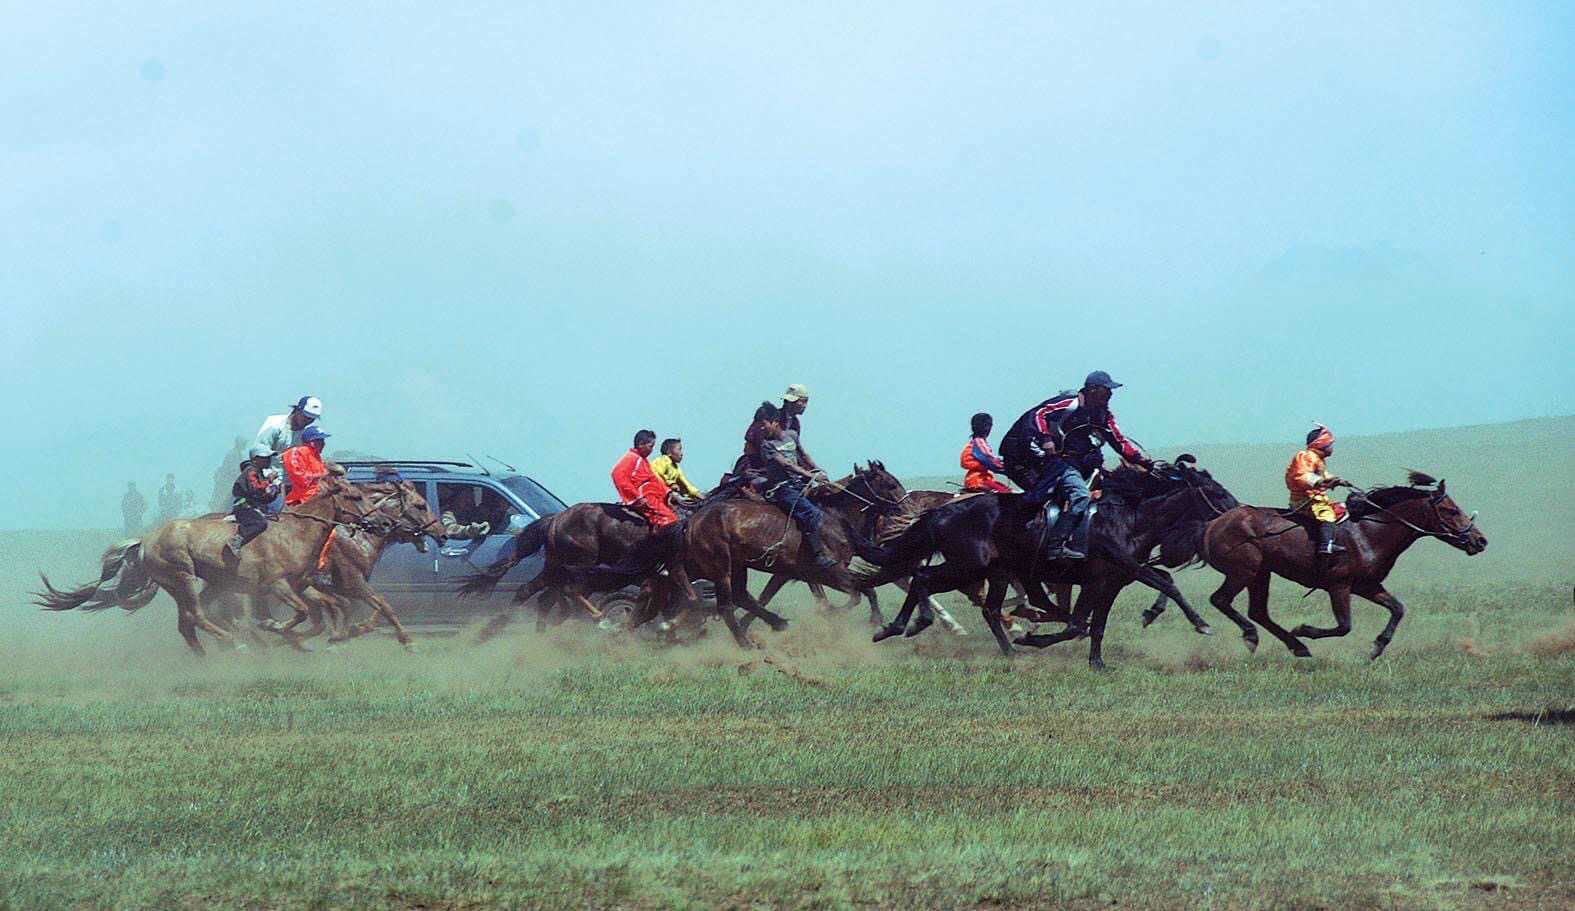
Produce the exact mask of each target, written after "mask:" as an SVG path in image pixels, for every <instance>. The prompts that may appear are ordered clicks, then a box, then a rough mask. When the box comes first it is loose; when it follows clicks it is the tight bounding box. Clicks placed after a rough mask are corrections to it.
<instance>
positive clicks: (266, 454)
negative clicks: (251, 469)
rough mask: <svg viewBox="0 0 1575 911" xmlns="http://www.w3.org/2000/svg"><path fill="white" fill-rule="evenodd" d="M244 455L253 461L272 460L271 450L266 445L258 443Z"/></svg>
mask: <svg viewBox="0 0 1575 911" xmlns="http://www.w3.org/2000/svg"><path fill="white" fill-rule="evenodd" d="M246 455H247V456H248V457H249V458H253V459H272V458H273V449H272V448H271V447H270V446H268V445H267V444H266V443H258V444H257V445H256V446H253V447H252V448H251V451H249V452H247V453H246Z"/></svg>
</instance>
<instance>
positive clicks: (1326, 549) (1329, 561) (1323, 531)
mask: <svg viewBox="0 0 1575 911" xmlns="http://www.w3.org/2000/svg"><path fill="white" fill-rule="evenodd" d="M1313 532H1314V534H1315V535H1316V536H1317V539H1318V543H1317V549H1316V550H1315V551H1314V560H1313V562H1314V566H1313V571H1314V572H1315V573H1317V575H1318V578H1320V579H1322V578H1323V577H1324V575H1325V574H1326V573H1327V572H1328V571H1329V567H1330V566H1331V565H1333V564H1334V562H1335V560H1337V559H1338V558H1339V555H1340V554H1343V553H1345V548H1344V547H1341V546H1340V545H1339V544H1336V543H1335V540H1334V525H1333V524H1331V523H1329V522H1319V523H1318V527H1317V528H1315V529H1314V530H1313Z"/></svg>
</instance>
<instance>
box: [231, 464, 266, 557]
mask: <svg viewBox="0 0 1575 911" xmlns="http://www.w3.org/2000/svg"><path fill="white" fill-rule="evenodd" d="M272 461H273V450H272V449H269V448H268V447H267V446H262V445H257V446H253V447H252V448H251V454H250V456H249V457H248V458H247V460H246V461H244V462H242V463H241V475H240V477H238V478H236V479H235V484H234V485H232V486H231V487H230V495H231V496H232V497H233V498H234V503H233V504H232V506H231V513H232V514H233V515H234V516H235V529H236V533H235V535H234V536H233V537H231V538H230V540H229V542H228V543H227V544H225V545H224V546H225V548H226V549H227V550H229V552H230V553H231V554H233V555H234V556H235V557H237V558H239V557H240V555H241V548H242V547H245V546H246V542H248V541H250V540H251V539H253V538H255V537H257V536H258V535H260V534H262V533H263V532H265V531H267V530H268V519H267V517H266V516H264V515H263V513H262V510H263V509H264V508H266V507H267V506H268V504H270V503H272V502H273V501H274V500H277V499H278V498H279V485H278V484H277V483H275V482H274V479H273V477H272V472H270V471H269V470H268V464H269V463H270V462H272Z"/></svg>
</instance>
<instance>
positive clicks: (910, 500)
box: [744, 490, 1072, 636]
mask: <svg viewBox="0 0 1575 911" xmlns="http://www.w3.org/2000/svg"><path fill="white" fill-rule="evenodd" d="M972 493H973V492H971V491H965V492H963V493H953V492H951V491H947V490H910V491H908V493H907V499H906V501H905V505H906V506H907V514H901V513H899V514H895V515H893V514H882V515H879V516H875V517H874V518H875V521H874V522H873V524H871V525H866V526H865V529H864V532H863V533H864V535H865V537H867V538H870V539H871V540H873V541H876V542H882V541H888V540H890V539H891V538H894V537H896V535H897V534H899V533H901V532H902V530H903V529H905V528H907V527H908V523H909V522H911V521H912V519H913V517H914V516H917V515H918V514H919V513H923V512H927V511H929V510H931V509H934V508H936V507H937V506H945V505H946V504H947V503H950V502H952V501H953V500H956V499H957V498H959V497H965V496H971V495H972ZM789 581H791V580H790V579H789V578H788V577H787V576H785V575H782V574H780V573H778V574H775V575H773V576H772V577H771V578H770V580H769V581H767V582H766V587H765V589H764V590H762V591H761V593H760V597H759V599H758V600H759V601H760V606H761V607H768V606H770V604H771V599H772V598H774V597H776V595H777V592H779V591H781V590H782V587H783V586H784V585H786V584H787V583H788V582H789ZM891 584H893V585H895V586H897V588H898V589H899V590H901V591H902V593H903V594H904V595H906V594H907V592H908V579H907V577H904V578H901V579H893V580H892V582H891ZM1012 585H1013V587H1014V588H1016V590H1017V597H1016V598H1015V600H1014V602H1013V604H1012V605H1011V608H1010V610H1011V611H1021V612H1022V614H1023V616H1022V618H1021V619H1022V620H1024V621H1027V622H1034V623H1038V622H1045V621H1049V620H1064V619H1065V618H1066V617H1067V616H1069V615H1070V612H1069V610H1068V609H1067V608H1068V607H1069V606H1070V604H1071V588H1072V587H1071V586H1070V585H1066V586H1059V587H1058V591H1057V595H1056V606H1057V608H1058V610H1057V611H1056V612H1054V613H1052V614H1044V613H1041V612H1039V611H1038V610H1036V609H1034V608H1027V609H1024V605H1026V604H1027V603H1028V593H1027V589H1026V588H1025V587H1024V585H1023V583H1022V581H1021V580H1019V579H1013V580H1012ZM811 591H812V593H813V594H814V595H815V600H816V602H817V603H818V604H819V605H820V607H821V608H822V609H823V610H824V609H829V608H830V607H831V603H830V602H829V601H827V600H826V597H825V594H824V593H823V591H822V590H821V589H820V588H819V586H815V585H811ZM958 591H960V592H962V594H963V595H964V596H965V597H966V598H967V599H968V600H969V601H971V602H973V605H974V607H978V608H981V609H982V608H983V607H984V583H983V582H980V583H978V584H975V585H966V586H963V587H962V588H960V589H958ZM863 597H864V595H863V593H862V592H854V593H853V595H852V596H851V597H849V598H848V603H847V604H844V605H843V606H842V607H841V608H838V609H839V610H842V611H848V610H852V609H853V608H855V607H857V606H858V604H859V601H860V600H861V599H862V598H863ZM929 604H930V609H931V610H933V611H934V612H935V618H936V619H937V620H939V621H940V624H941V626H942V627H944V628H946V629H947V630H949V631H951V632H953V633H956V634H957V635H959V636H966V635H968V628H967V627H965V626H963V625H962V624H961V623H958V622H957V621H956V619H954V618H953V617H952V615H951V614H950V613H949V612H948V611H947V610H946V608H945V606H944V605H942V604H941V603H940V602H939V601H937V600H935V598H934V597H931V598H930V599H929ZM871 607H874V604H873V603H872V604H871ZM1003 607H1004V605H1003ZM1004 619H1005V620H1006V621H1007V627H1008V628H1012V627H1015V626H1016V625H1017V620H1018V618H1016V617H1014V616H1012V615H1011V613H1008V614H1007V615H1006V616H1005V618H1004ZM870 620H871V622H872V623H873V624H874V625H875V626H877V627H879V626H881V625H883V624H884V622H885V621H884V619H883V618H882V617H881V615H880V611H879V610H878V609H876V610H874V611H872V613H871V616H870ZM744 625H745V627H746V628H747V627H748V625H749V618H748V617H746V618H745V619H744Z"/></svg>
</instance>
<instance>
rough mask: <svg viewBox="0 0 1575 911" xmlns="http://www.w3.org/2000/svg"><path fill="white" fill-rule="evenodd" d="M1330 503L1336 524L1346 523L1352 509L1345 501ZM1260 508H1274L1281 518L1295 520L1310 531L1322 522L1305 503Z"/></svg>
mask: <svg viewBox="0 0 1575 911" xmlns="http://www.w3.org/2000/svg"><path fill="white" fill-rule="evenodd" d="M1329 505H1331V506H1333V507H1334V524H1336V525H1344V524H1345V520H1346V519H1349V518H1350V517H1351V513H1350V511H1349V510H1347V509H1346V507H1345V504H1344V503H1335V502H1332V501H1331V502H1330V504H1329ZM1259 508H1260V509H1269V510H1272V511H1273V512H1274V514H1275V515H1276V516H1278V517H1279V518H1281V519H1286V520H1288V521H1291V522H1295V523H1296V524H1297V525H1300V526H1302V527H1303V528H1306V529H1307V530H1309V531H1311V530H1312V529H1314V528H1317V527H1318V526H1319V525H1320V524H1322V523H1320V522H1319V521H1318V520H1317V519H1315V518H1313V514H1312V510H1310V509H1308V508H1307V507H1306V506H1305V505H1303V506H1298V507H1296V508H1295V509H1279V508H1277V507H1273V506H1264V507H1259Z"/></svg>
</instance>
